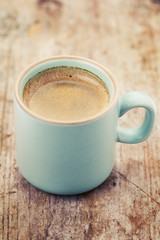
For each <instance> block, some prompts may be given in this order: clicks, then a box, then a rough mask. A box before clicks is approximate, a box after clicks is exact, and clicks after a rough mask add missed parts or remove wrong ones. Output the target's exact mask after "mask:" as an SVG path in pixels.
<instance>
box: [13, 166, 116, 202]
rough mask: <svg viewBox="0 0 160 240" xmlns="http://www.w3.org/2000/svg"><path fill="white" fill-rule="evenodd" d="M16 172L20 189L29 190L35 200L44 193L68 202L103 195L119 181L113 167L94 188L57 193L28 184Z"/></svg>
mask: <svg viewBox="0 0 160 240" xmlns="http://www.w3.org/2000/svg"><path fill="white" fill-rule="evenodd" d="M17 174H18V179H19V187H20V189H21V190H22V191H24V193H25V192H28V191H31V192H32V194H34V196H35V198H34V199H35V200H36V196H37V197H40V195H41V196H43V195H46V197H50V198H51V199H52V198H55V199H59V200H60V199H61V200H62V201H69V202H70V201H75V200H76V201H81V200H84V199H88V198H93V197H94V196H95V195H104V194H106V193H107V192H108V193H109V192H110V191H111V190H113V188H115V187H116V186H117V184H118V182H119V176H118V174H117V172H116V171H115V170H114V168H113V169H112V172H111V174H110V175H109V177H108V178H107V179H106V180H105V181H104V182H103V183H101V184H100V185H99V186H97V187H96V188H94V189H92V190H90V191H88V192H84V193H80V194H75V195H58V194H53V193H48V192H44V191H42V190H41V189H38V188H37V187H35V186H33V185H32V184H30V183H29V182H28V181H27V180H26V179H25V178H24V177H23V176H22V174H21V173H20V172H19V171H18V173H17Z"/></svg>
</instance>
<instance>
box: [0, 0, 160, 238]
mask: <svg viewBox="0 0 160 240" xmlns="http://www.w3.org/2000/svg"><path fill="white" fill-rule="evenodd" d="M159 13H160V5H159V4H155V3H153V2H152V1H144V0H142V1H138V0H131V1H124V0H108V1H105V0H101V1H98V0H93V1H84V0H82V1H74V0H69V1H67V0H63V1H62V0H46V1H42V0H37V1H36V0H35V1H32V0H29V1H24V0H15V1H9V0H6V1H3V0H1V1H0V43H1V45H0V133H1V142H0V240H8V239H9V240H12V239H14V240H22V239H23V240H30V239H32V240H41V239H47V240H52V239H54V240H64V239H65V240H71V239H75V240H83V239H84V240H91V239H93V240H125V239H126V240H130V239H134V240H138V239H145V240H150V239H153V240H158V239H160V151H159V142H160V125H159V121H160V113H159V112H160V111H159V110H160V106H159V102H160V94H159V87H160V30H159V23H160V14H159ZM57 54H74V55H81V56H85V57H89V58H92V59H94V60H96V61H98V62H100V63H102V64H103V65H105V66H107V67H108V68H109V69H110V70H111V71H112V72H113V74H114V75H115V77H116V79H117V82H118V85H119V89H120V93H121V94H123V93H125V92H126V91H132V90H138V91H144V92H146V93H148V94H149V95H151V96H152V97H153V99H154V101H155V102H156V106H157V110H158V111H157V119H156V125H155V127H154V130H153V133H152V135H151V137H150V138H149V139H148V140H147V141H145V142H143V143H140V144H136V145H127V144H117V154H116V159H115V166H114V169H113V171H112V173H111V175H110V177H109V178H108V179H107V180H106V181H105V182H104V183H103V184H102V185H101V186H100V187H98V188H97V189H95V190H93V191H91V192H88V193H85V194H81V195H77V196H65V197H64V196H56V195H52V194H48V193H44V192H42V191H40V190H38V189H36V188H34V187H33V186H31V185H30V184H29V183H28V182H27V181H26V180H25V179H24V178H23V177H22V176H21V174H20V173H19V171H18V168H17V164H16V154H15V140H14V122H13V104H12V101H13V86H14V83H15V79H16V76H17V74H19V72H20V71H21V70H22V69H23V68H24V67H25V66H27V65H28V64H30V63H32V62H33V61H35V60H38V59H41V58H44V57H49V56H53V55H57ZM143 116H144V111H142V109H135V110H133V111H131V112H129V113H128V114H126V115H125V116H124V117H123V118H122V119H120V120H119V124H121V125H122V126H125V127H134V126H136V125H138V124H139V123H140V122H141V121H142V120H143Z"/></svg>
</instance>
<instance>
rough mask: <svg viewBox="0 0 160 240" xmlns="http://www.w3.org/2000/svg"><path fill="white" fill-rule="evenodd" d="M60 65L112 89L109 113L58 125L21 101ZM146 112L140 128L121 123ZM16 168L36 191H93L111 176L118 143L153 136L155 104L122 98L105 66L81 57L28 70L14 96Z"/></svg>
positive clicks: (133, 95) (140, 97)
mask: <svg viewBox="0 0 160 240" xmlns="http://www.w3.org/2000/svg"><path fill="white" fill-rule="evenodd" d="M55 66H72V67H78V68H82V69H86V70H88V71H90V72H92V73H94V74H96V75H97V76H99V77H100V78H101V79H102V80H103V82H104V83H105V84H106V85H107V87H108V89H109V93H110V102H109V104H108V105H107V106H106V108H105V110H104V111H102V112H101V113H98V114H96V115H94V116H92V117H90V118H88V119H85V120H81V121H76V122H74V121H72V122H65V121H64V122H55V121H53V120H48V119H46V118H45V117H41V116H38V115H37V114H35V113H34V112H32V111H31V110H30V109H28V108H27V107H26V105H25V104H24V103H23V100H22V94H23V89H24V86H25V84H26V83H27V81H28V80H29V79H30V78H32V77H33V76H34V75H35V74H37V73H38V72H41V71H43V70H45V69H48V68H52V67H55ZM137 107H143V108H145V118H144V121H143V123H142V125H141V126H139V127H136V128H131V129H125V128H122V127H120V126H118V125H117V121H118V118H119V117H121V116H122V115H123V114H124V113H126V112H127V111H129V110H130V109H132V108H137ZM14 117H15V136H16V156H17V164H18V167H19V170H20V172H21V173H22V175H23V176H24V177H25V178H26V179H27V180H28V181H29V182H30V183H31V184H33V185H34V186H36V187H37V188H39V189H41V190H44V191H47V192H50V193H54V194H61V195H72V194H79V193H83V192H86V191H89V190H91V189H94V188H95V187H97V186H98V185H100V184H101V183H102V182H104V181H105V180H106V179H107V177H108V176H109V174H110V173H111V171H112V168H113V165H114V157H115V145H116V142H122V143H139V142H142V141H144V140H145V139H146V138H148V136H149V135H150V133H151V130H152V128H153V124H154V120H155V104H154V102H153V100H152V99H151V97H150V96H148V95H146V94H145V93H143V92H128V93H126V94H124V95H123V96H120V97H119V95H118V89H117V84H116V81H115V79H114V77H113V76H112V74H111V73H110V71H108V70H107V69H106V68H105V67H103V66H102V65H100V64H98V63H96V62H94V61H93V60H90V59H87V58H83V57H78V56H56V57H52V58H48V59H44V60H41V61H38V62H36V63H34V64H32V65H30V66H29V67H27V68H26V69H25V70H24V71H23V72H22V73H21V75H20V76H19V77H18V81H17V82H16V85H15V92H14Z"/></svg>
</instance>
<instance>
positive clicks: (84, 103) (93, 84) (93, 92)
mask: <svg viewBox="0 0 160 240" xmlns="http://www.w3.org/2000/svg"><path fill="white" fill-rule="evenodd" d="M109 100H110V96H109V91H108V88H107V86H106V85H105V84H104V83H103V81H102V80H101V79H100V78H99V77H98V76H96V75H95V74H93V73H91V72H89V71H87V70H84V69H81V68H76V67H66V66H64V67H63V66H61V67H53V68H50V69H47V70H44V71H42V72H39V73H38V74H36V75H35V76H34V77H33V78H31V79H30V80H29V81H28V82H27V84H26V85H25V87H24V90H23V101H24V103H25V105H26V106H27V107H28V108H29V109H30V110H31V111H32V112H34V113H36V114H38V115H39V116H42V117H45V118H47V119H49V120H53V121H56V122H57V121H78V120H80V121H81V120H83V119H86V118H89V117H92V116H94V115H96V114H98V113H100V112H101V111H103V110H104V108H105V107H106V106H107V104H108V103H109Z"/></svg>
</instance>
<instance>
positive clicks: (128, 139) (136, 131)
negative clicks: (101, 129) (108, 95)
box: [117, 92, 156, 143]
mask: <svg viewBox="0 0 160 240" xmlns="http://www.w3.org/2000/svg"><path fill="white" fill-rule="evenodd" d="M137 107H143V108H145V110H146V111H145V118H144V121H143V123H142V125H140V126H139V127H136V128H129V129H126V128H122V127H119V126H118V129H117V142H122V143H139V142H142V141H144V140H145V139H147V138H148V137H149V135H150V133H151V131H152V128H153V125H154V121H155V113H156V107H155V104H154V102H153V100H152V98H151V97H150V96H148V95H147V94H145V93H143V92H128V93H125V94H124V95H123V96H121V97H120V98H119V117H121V116H123V115H124V114H125V113H126V112H127V111H129V110H130V109H132V108H137Z"/></svg>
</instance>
